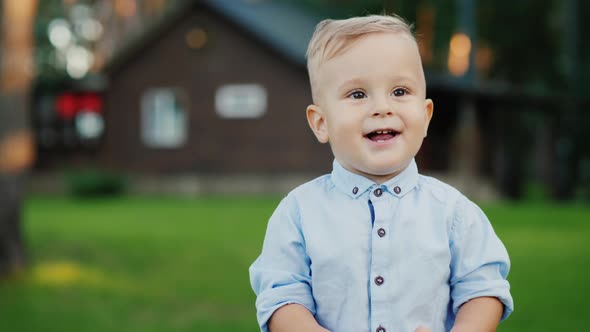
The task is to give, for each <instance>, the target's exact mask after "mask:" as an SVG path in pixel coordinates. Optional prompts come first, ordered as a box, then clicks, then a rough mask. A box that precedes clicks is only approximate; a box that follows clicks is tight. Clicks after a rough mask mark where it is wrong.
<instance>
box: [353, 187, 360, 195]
mask: <svg viewBox="0 0 590 332" xmlns="http://www.w3.org/2000/svg"><path fill="white" fill-rule="evenodd" d="M358 192H359V188H358V187H354V188H352V193H353V194H354V195H356V193H358Z"/></svg>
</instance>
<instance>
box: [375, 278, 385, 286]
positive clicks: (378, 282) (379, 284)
mask: <svg viewBox="0 0 590 332" xmlns="http://www.w3.org/2000/svg"><path fill="white" fill-rule="evenodd" d="M384 281H385V279H383V277H382V276H378V277H377V278H375V284H376V285H377V286H381V285H383V282H384Z"/></svg>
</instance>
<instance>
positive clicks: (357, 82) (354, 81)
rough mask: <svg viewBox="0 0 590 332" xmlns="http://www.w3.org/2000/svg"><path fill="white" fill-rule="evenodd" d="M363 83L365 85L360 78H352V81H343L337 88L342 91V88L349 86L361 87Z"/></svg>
mask: <svg viewBox="0 0 590 332" xmlns="http://www.w3.org/2000/svg"><path fill="white" fill-rule="evenodd" d="M363 83H365V80H363V79H361V78H352V79H349V80H346V81H344V83H342V84H340V86H339V88H340V89H343V88H347V87H349V86H355V85H362V84H363Z"/></svg>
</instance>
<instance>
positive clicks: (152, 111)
mask: <svg viewBox="0 0 590 332" xmlns="http://www.w3.org/2000/svg"><path fill="white" fill-rule="evenodd" d="M186 105H187V97H186V93H184V92H183V91H182V90H180V89H171V88H158V89H150V90H148V91H147V92H145V93H144V95H143V96H142V100H141V138H142V140H143V143H144V144H145V145H147V146H149V147H152V148H178V147H181V146H182V145H183V144H184V143H185V141H186V138H187V129H188V128H187V114H186Z"/></svg>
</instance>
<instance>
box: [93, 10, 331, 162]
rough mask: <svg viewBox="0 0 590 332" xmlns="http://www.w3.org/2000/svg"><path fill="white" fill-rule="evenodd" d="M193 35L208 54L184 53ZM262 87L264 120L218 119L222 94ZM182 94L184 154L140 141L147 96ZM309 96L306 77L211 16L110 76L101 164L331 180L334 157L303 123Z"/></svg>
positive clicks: (200, 16) (183, 27) (189, 23)
mask: <svg viewBox="0 0 590 332" xmlns="http://www.w3.org/2000/svg"><path fill="white" fill-rule="evenodd" d="M194 27H201V28H204V29H205V30H206V31H207V32H208V34H209V43H208V46H207V47H206V48H205V49H202V50H198V51H196V50H192V49H190V48H188V47H187V46H186V43H185V39H184V38H185V34H186V32H187V31H188V30H190V29H191V28H194ZM232 83H258V84H261V85H262V86H264V87H265V88H266V89H267V92H268V98H269V99H268V109H267V113H266V114H265V115H264V116H263V117H262V118H259V119H252V120H250V119H248V120H244V119H241V120H228V119H223V118H220V117H219V116H218V115H217V114H216V113H215V108H214V96H215V91H216V90H217V88H218V87H220V86H222V85H225V84H232ZM158 87H181V88H182V89H184V90H185V91H186V93H187V94H188V97H189V107H188V108H189V109H188V118H189V123H190V124H189V128H190V129H189V135H188V140H187V142H186V144H185V145H184V146H183V147H181V148H179V149H153V148H148V147H146V146H145V145H144V144H143V143H142V141H141V136H140V135H141V133H140V101H141V96H142V94H143V93H144V92H145V91H146V90H148V89H150V88H158ZM310 102H311V95H310V91H309V85H308V81H307V75H306V72H305V69H304V68H303V67H302V66H300V65H295V64H292V63H290V62H288V61H286V60H285V59H284V58H282V57H281V56H279V55H278V54H277V53H276V52H274V51H272V50H271V49H269V48H268V47H267V46H265V45H263V44H261V43H260V42H258V41H257V40H256V39H254V38H253V37H251V36H250V35H249V34H247V33H245V32H242V31H241V30H240V29H238V28H237V27H235V26H234V25H233V24H231V23H229V22H227V21H226V20H224V19H223V18H221V17H219V16H217V15H215V14H214V13H212V12H210V11H208V10H206V9H195V12H194V14H193V15H188V18H187V19H185V20H184V21H183V22H179V24H177V25H176V26H175V27H174V28H173V29H172V30H170V31H168V33H166V34H165V35H164V36H163V38H160V39H158V40H157V41H156V42H155V43H153V44H152V45H151V46H149V47H148V48H147V49H145V50H144V51H143V54H140V55H139V56H137V57H136V58H135V59H134V60H133V61H131V62H130V63H127V65H126V66H125V67H124V68H123V69H120V70H119V71H117V72H115V73H113V74H112V75H111V82H110V86H109V90H108V92H107V101H106V107H107V110H106V117H107V119H106V121H107V132H106V137H105V141H104V145H103V147H102V151H101V155H102V156H103V160H102V162H103V163H104V164H105V165H106V166H109V167H110V168H114V169H119V170H123V171H138V172H144V173H152V172H157V173H162V172H166V173H168V172H205V173H207V172H231V173H235V172H253V173H257V172H290V171H294V172H318V173H319V172H328V171H329V170H330V169H331V161H332V155H331V152H330V150H329V147H328V146H327V145H320V144H319V143H317V141H316V140H315V138H314V136H313V134H312V132H311V130H310V129H309V128H308V126H307V122H306V119H305V108H306V106H307V105H308V104H309V103H310Z"/></svg>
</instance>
